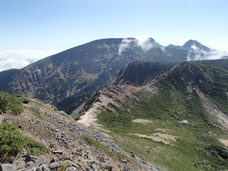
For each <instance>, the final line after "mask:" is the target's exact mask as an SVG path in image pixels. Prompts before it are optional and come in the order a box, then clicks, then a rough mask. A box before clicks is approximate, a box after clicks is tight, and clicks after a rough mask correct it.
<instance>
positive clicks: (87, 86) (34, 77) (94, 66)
mask: <svg viewBox="0 0 228 171" xmlns="http://www.w3.org/2000/svg"><path fill="white" fill-rule="evenodd" d="M190 43H191V42H190ZM188 44H189V43H187V45H184V46H167V47H164V46H161V45H160V44H158V43H157V42H155V41H154V40H153V39H151V38H150V39H148V40H147V41H146V42H144V43H143V44H142V43H139V42H138V40H136V39H134V38H129V39H102V40H96V41H93V42H90V43H87V44H84V45H81V46H77V47H74V48H72V49H69V50H66V51H63V52H61V53H58V54H56V55H53V56H50V57H47V58H45V59H42V60H40V61H38V62H35V63H33V64H31V65H29V66H27V67H25V68H23V69H20V70H9V71H4V72H0V90H1V91H6V92H9V93H22V94H26V95H28V96H31V97H35V98H38V99H40V100H42V101H43V102H45V103H51V104H54V105H55V106H57V108H58V109H60V110H64V111H66V112H67V113H71V112H72V111H73V110H74V109H75V108H77V107H78V106H79V105H80V104H81V103H82V102H83V101H84V100H85V99H86V97H88V96H89V95H91V93H92V92H93V91H94V90H96V89H98V87H100V86H103V85H104V84H106V83H107V82H108V81H109V80H111V79H112V78H113V77H115V76H116V74H117V73H118V72H119V70H120V69H121V68H123V67H125V66H126V65H127V64H128V63H129V62H131V61H136V60H139V61H160V62H181V61H186V60H188V56H189V52H191V60H194V54H195V53H193V52H194V49H192V48H188V47H189V46H190V45H188ZM197 45H198V44H197ZM202 46H203V45H202ZM203 47H204V48H206V47H205V46H203ZM197 52H198V51H197ZM202 55H203V54H202Z"/></svg>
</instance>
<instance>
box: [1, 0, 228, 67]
mask: <svg viewBox="0 0 228 171" xmlns="http://www.w3.org/2000/svg"><path fill="white" fill-rule="evenodd" d="M227 9H228V0H0V70H5V69H9V68H21V67H23V66H25V65H28V64H29V63H31V62H34V61H36V60H39V59H41V58H43V57H46V56H49V55H51V54H54V53H57V52H60V51H62V50H65V49H68V48H71V47H75V46H77V45H80V44H83V43H86V42H89V41H92V40H96V39H101V38H112V37H115V38H125V37H140V36H144V37H145V36H148V37H152V38H154V39H155V40H156V41H157V42H159V43H160V44H162V45H169V44H171V43H172V44H176V45H183V44H184V43H185V42H186V41H187V40H189V39H194V40H198V41H199V42H201V43H202V44H204V45H207V46H209V47H211V48H215V49H219V50H223V51H228V22H227V18H228V10H227Z"/></svg>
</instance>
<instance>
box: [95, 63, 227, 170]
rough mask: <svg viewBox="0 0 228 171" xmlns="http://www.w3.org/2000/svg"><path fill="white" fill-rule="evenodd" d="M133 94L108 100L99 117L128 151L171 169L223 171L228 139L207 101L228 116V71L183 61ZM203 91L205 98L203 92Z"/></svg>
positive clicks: (103, 124) (100, 121)
mask: <svg viewBox="0 0 228 171" xmlns="http://www.w3.org/2000/svg"><path fill="white" fill-rule="evenodd" d="M150 87H151V88H154V89H156V90H157V91H156V93H151V92H149V91H148V90H147V89H146V88H143V89H142V90H141V91H138V92H137V93H134V94H135V95H136V96H137V99H138V100H131V101H128V102H127V103H123V104H121V103H119V104H118V107H117V106H115V105H113V104H110V105H109V106H108V107H106V108H103V110H102V112H101V113H100V114H99V115H98V116H97V118H98V123H99V124H101V125H102V126H103V128H104V129H107V130H109V131H110V132H111V133H110V134H111V135H113V136H114V137H116V135H118V136H121V137H122V138H121V139H119V138H116V142H117V143H118V144H119V145H120V146H121V147H122V148H124V149H125V150H126V151H128V152H132V153H133V154H135V155H136V156H138V157H140V158H142V159H144V160H147V161H151V162H156V163H157V164H159V165H162V166H164V167H166V168H168V169H169V170H175V171H177V170H180V171H183V170H208V171H209V170H225V169H227V168H228V151H227V148H225V146H224V144H222V143H221V142H220V141H219V140H221V139H227V138H228V134H227V130H226V129H225V128H221V126H219V124H218V123H217V120H216V115H213V114H211V113H209V112H208V110H207V107H208V106H205V105H207V104H205V101H204V100H205V99H210V101H211V103H213V104H215V105H216V106H217V107H218V110H220V111H221V112H223V113H224V114H225V115H226V116H228V95H227V92H228V71H227V70H225V69H222V68H219V67H217V66H216V67H215V66H206V65H202V64H197V63H182V64H180V65H178V66H176V67H175V68H173V69H172V70H171V71H169V72H168V74H167V75H166V76H165V77H163V78H162V77H158V78H157V81H155V83H153V84H151V85H150ZM202 94H203V96H202Z"/></svg>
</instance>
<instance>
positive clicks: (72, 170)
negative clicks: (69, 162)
mask: <svg viewBox="0 0 228 171" xmlns="http://www.w3.org/2000/svg"><path fill="white" fill-rule="evenodd" d="M65 171H78V169H77V168H75V167H72V166H70V167H68V168H66V170H65Z"/></svg>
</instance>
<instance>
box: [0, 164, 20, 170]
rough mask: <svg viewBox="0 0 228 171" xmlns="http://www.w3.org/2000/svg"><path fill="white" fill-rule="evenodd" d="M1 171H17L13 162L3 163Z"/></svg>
mask: <svg viewBox="0 0 228 171" xmlns="http://www.w3.org/2000/svg"><path fill="white" fill-rule="evenodd" d="M0 171H16V167H15V166H14V165H12V164H1V165H0Z"/></svg>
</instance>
